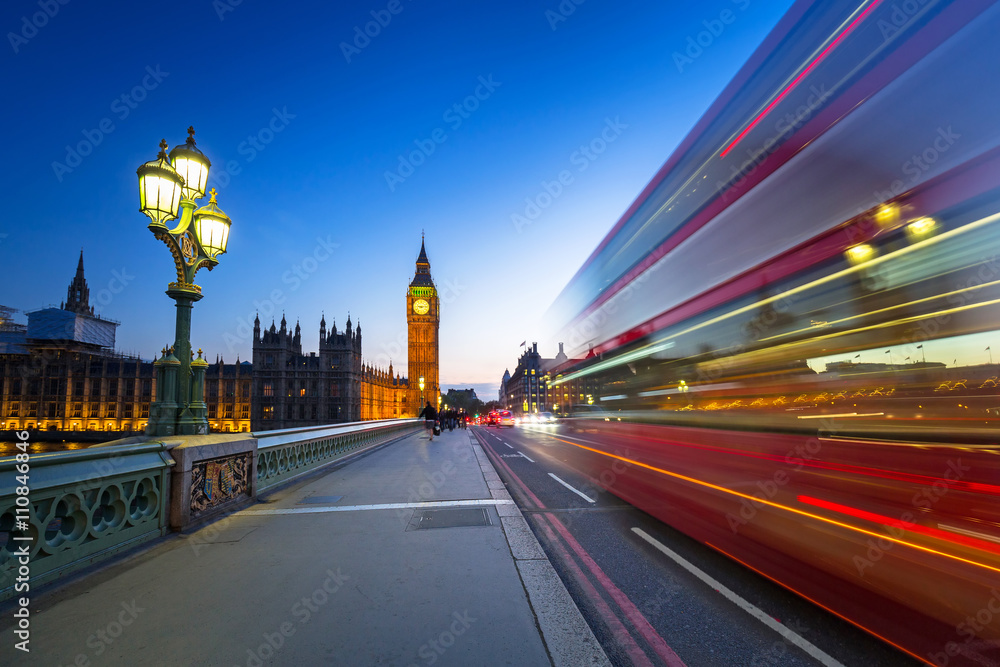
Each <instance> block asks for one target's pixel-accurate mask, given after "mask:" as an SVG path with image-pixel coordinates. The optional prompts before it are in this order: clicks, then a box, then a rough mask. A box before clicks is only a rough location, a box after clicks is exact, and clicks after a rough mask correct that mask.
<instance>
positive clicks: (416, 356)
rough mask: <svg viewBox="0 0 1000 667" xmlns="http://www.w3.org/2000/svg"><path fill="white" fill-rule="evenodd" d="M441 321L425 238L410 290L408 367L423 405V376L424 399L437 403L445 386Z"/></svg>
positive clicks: (413, 389)
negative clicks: (441, 370) (440, 373)
mask: <svg viewBox="0 0 1000 667" xmlns="http://www.w3.org/2000/svg"><path fill="white" fill-rule="evenodd" d="M440 324H441V300H440V299H439V298H438V291H437V288H436V287H435V286H434V281H433V280H432V279H431V263H430V262H429V261H428V260H427V251H426V250H424V242H423V239H421V240H420V256H419V257H417V271H416V273H415V274H414V276H413V281H412V282H410V287H409V289H407V290H406V325H407V327H406V328H407V343H408V344H407V347H408V351H407V371H406V374H407V375H408V376H409V387H410V395H411V396H412V398H411V399H410V400H411V402H412V405H413V406H414V407H416V411H415V412H414V413H413V414H414V415H416V414H417V413H418V412H419V411H420V409H421V407H422V406H421V405H420V378H421V377H423V378H424V401H425V402H426V401H430V403H431V404H432V405H434V406H435V407H437V405H438V403H437V401H438V396H439V395H440V393H441V386H440V384H439V379H438V377H439V376H438V368H439V358H440V355H439V353H438V329H439V327H440Z"/></svg>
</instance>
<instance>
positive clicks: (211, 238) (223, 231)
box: [194, 188, 233, 259]
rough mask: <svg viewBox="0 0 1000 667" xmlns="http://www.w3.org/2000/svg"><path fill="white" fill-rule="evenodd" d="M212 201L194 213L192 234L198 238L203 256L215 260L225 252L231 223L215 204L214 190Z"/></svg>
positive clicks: (213, 190)
mask: <svg viewBox="0 0 1000 667" xmlns="http://www.w3.org/2000/svg"><path fill="white" fill-rule="evenodd" d="M211 194H212V199H211V200H210V201H209V202H208V204H206V205H205V206H202V207H201V208H199V209H198V210H197V211H195V212H194V233H195V235H196V236H197V237H198V242H199V243H200V244H201V247H202V249H203V250H204V251H205V254H206V255H208V256H209V257H211V258H212V259H215V258H216V257H217V256H218V255H222V254H224V253H225V252H226V246H227V245H228V244H229V227H230V226H231V225H232V224H233V221H232V220H230V219H229V216H228V215H226V214H225V213H223V212H222V209H220V208H219V207H218V205H216V203H215V195H216V192H215V188H212V193H211Z"/></svg>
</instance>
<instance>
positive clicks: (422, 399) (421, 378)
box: [420, 375, 424, 410]
mask: <svg viewBox="0 0 1000 667" xmlns="http://www.w3.org/2000/svg"><path fill="white" fill-rule="evenodd" d="M420 409H421V410H423V409H424V376H423V375H421V376H420Z"/></svg>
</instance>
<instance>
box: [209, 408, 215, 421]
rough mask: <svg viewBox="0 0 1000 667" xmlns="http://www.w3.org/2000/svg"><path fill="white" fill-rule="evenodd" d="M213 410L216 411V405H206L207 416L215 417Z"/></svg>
mask: <svg viewBox="0 0 1000 667" xmlns="http://www.w3.org/2000/svg"><path fill="white" fill-rule="evenodd" d="M215 412H216V406H215V405H214V404H213V405H210V406H208V418H209V419H215Z"/></svg>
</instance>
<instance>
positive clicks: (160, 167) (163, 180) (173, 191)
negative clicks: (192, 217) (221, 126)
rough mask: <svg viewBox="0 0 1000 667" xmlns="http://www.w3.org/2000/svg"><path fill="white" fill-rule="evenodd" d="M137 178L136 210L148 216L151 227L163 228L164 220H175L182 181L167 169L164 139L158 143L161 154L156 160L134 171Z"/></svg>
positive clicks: (168, 167) (168, 166) (168, 163)
mask: <svg viewBox="0 0 1000 667" xmlns="http://www.w3.org/2000/svg"><path fill="white" fill-rule="evenodd" d="M135 173H136V174H138V175H139V210H140V211H142V212H143V213H145V214H146V215H148V216H149V219H150V220H152V221H153V222H152V224H154V225H160V226H161V227H164V226H166V225H164V224H163V223H164V221H166V220H173V219H174V218H176V217H177V211H178V209H179V208H180V203H181V188H182V187H184V178H183V177H181V175H180V174H178V173H177V171H176V170H175V169H174V168H173V167H171V166H170V162H169V161H168V159H167V140H166V139H164V140H162V141H161V142H160V154H159V155H158V156H157V158H156V159H155V160H150V161H149V162H147V163H145V164H143V165H142V166H141V167H139V168H138V169H136V170H135Z"/></svg>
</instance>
